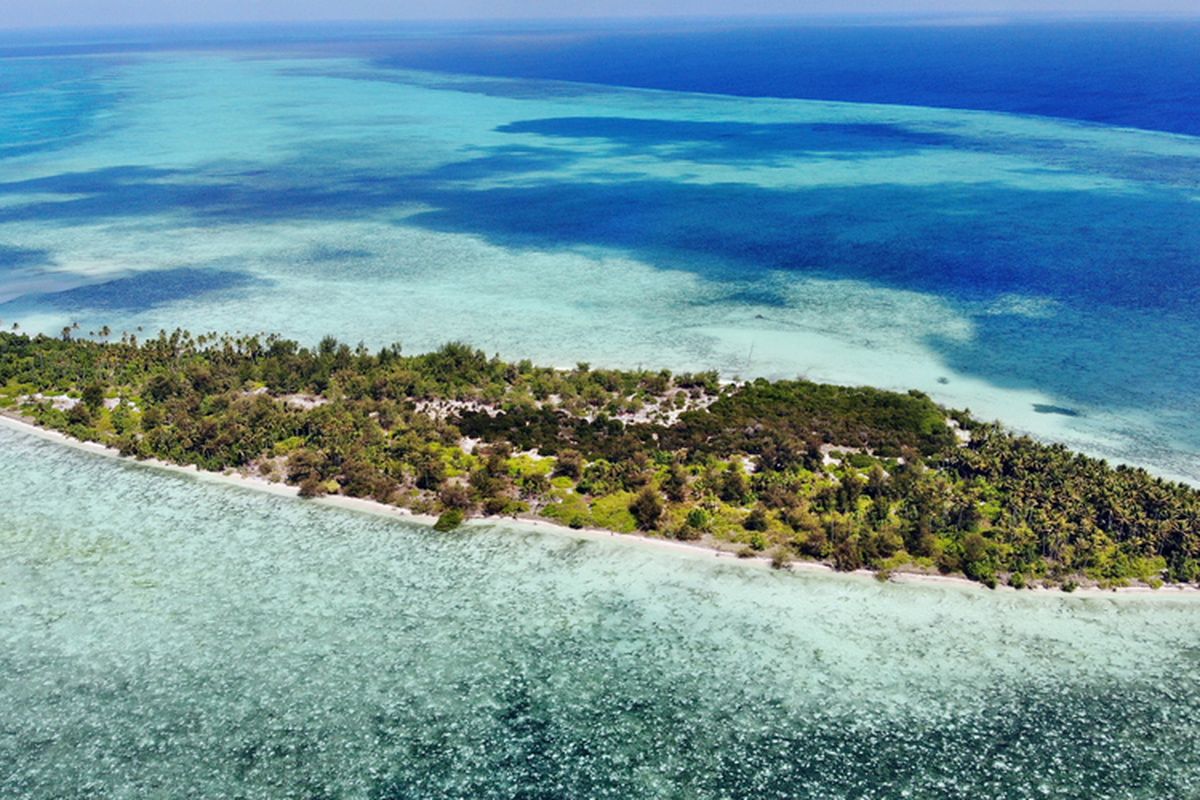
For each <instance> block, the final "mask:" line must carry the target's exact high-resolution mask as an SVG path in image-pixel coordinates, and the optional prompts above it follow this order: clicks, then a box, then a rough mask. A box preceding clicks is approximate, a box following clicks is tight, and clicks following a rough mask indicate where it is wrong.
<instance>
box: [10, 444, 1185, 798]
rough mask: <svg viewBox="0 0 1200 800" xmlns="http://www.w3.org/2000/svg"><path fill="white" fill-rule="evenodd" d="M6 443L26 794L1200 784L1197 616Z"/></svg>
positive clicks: (364, 794) (1167, 600)
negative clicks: (470, 518) (793, 562)
mask: <svg viewBox="0 0 1200 800" xmlns="http://www.w3.org/2000/svg"><path fill="white" fill-rule="evenodd" d="M0 448H2V451H3V453H4V454H5V458H4V459H2V460H0V675H3V680H2V681H0V795H2V796H4V797H13V798H16V797H21V798H71V797H80V798H82V797H89V798H91V797H131V798H132V797H150V796H156V797H182V796H195V797H246V798H256V797H263V798H266V797H361V798H437V797H456V798H488V797H497V798H500V797H563V798H586V797H613V798H628V797H646V798H651V797H662V798H681V797H689V798H729V797H756V798H766V797H774V798H804V797H812V798H818V797H864V798H867V797H876V798H883V797H887V798H898V797H934V796H936V797H946V798H956V797H960V798H978V797H992V798H1001V797H1005V798H1008V797H1011V798H1026V797H1028V798H1035V797H1063V798H1065V797H1088V798H1163V797H1194V796H1196V795H1197V793H1198V792H1200V738H1198V737H1200V722H1198V721H1200V669H1198V667H1200V649H1198V648H1197V639H1196V619H1197V617H1196V610H1195V601H1194V600H1193V599H1192V598H1189V597H1179V598H1171V597H1169V596H1153V595H1150V596H1136V595H1122V596H1113V597H1111V598H1110V597H1106V596H1097V597H1075V596H1068V595H1064V594H1061V593H1045V594H1037V595H1034V594H1032V593H1029V592H1025V593H1018V592H1014V591H1012V590H1001V591H996V592H989V591H988V590H986V589H983V588H982V587H976V586H959V585H913V584H891V583H888V584H885V583H879V582H877V581H874V580H873V579H871V578H869V577H861V576H839V575H833V574H825V573H812V572H808V571H802V572H797V573H781V572H774V571H771V570H769V569H767V568H765V567H756V566H751V565H748V564H745V563H742V562H738V561H737V560H734V559H727V558H716V557H714V556H713V555H711V554H706V553H690V552H675V551H671V550H663V549H660V548H656V547H652V546H648V545H645V544H641V543H638V542H636V541H631V540H629V539H628V538H625V537H620V536H614V537H612V539H611V540H606V539H576V538H572V536H571V535H570V534H569V533H566V532H564V533H558V534H553V533H544V532H535V531H530V530H528V529H520V528H516V527H509V526H505V525H491V526H488V525H479V526H475V525H472V526H469V527H467V528H465V529H463V530H460V531H458V532H455V533H452V534H437V533H434V532H433V531H432V530H431V529H429V528H426V527H423V526H419V525H416V524H413V523H406V522H402V521H398V520H395V519H387V518H379V517H373V516H367V515H362V514H357V513H353V512H348V511H344V510H341V509H333V508H328V507H322V506H318V505H314V504H312V503H308V502H304V501H301V500H298V499H294V498H280V497H274V496H270V495H264V494H260V493H257V492H254V491H251V490H243V489H235V488H230V487H227V486H219V485H212V484H209V483H205V482H202V481H200V480H197V479H196V478H190V477H186V476H180V475H176V474H172V473H166V472H162V471H159V470H156V469H153V468H149V467H140V466H136V465H131V464H128V463H121V462H117V461H113V460H111V459H106V458H103V457H100V456H96V455H92V454H88V453H81V452H78V451H75V450H71V449H68V448H65V447H63V446H61V445H58V444H55V443H50V442H45V441H42V440H39V439H35V438H33V437H31V436H29V435H28V434H24V433H19V432H15V431H12V430H8V429H0Z"/></svg>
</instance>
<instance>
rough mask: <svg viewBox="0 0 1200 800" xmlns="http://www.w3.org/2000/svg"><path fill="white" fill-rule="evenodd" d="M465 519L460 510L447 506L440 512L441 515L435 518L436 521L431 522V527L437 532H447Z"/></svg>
mask: <svg viewBox="0 0 1200 800" xmlns="http://www.w3.org/2000/svg"><path fill="white" fill-rule="evenodd" d="M465 519H466V517H465V516H464V515H463V512H462V511H461V510H459V509H457V508H449V509H446V510H445V511H443V512H442V514H441V516H439V517H438V518H437V522H435V523H433V529H434V530H435V531H437V532H438V533H447V532H449V531H452V530H454V529H455V528H457V527H458V526H459V525H462V524H463V520H465Z"/></svg>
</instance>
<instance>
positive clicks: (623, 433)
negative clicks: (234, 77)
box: [0, 329, 1200, 591]
mask: <svg viewBox="0 0 1200 800" xmlns="http://www.w3.org/2000/svg"><path fill="white" fill-rule="evenodd" d="M107 339H108V331H107V329H103V330H101V331H100V332H99V334H97V335H95V336H93V337H92V338H83V337H77V336H74V335H73V333H72V331H71V329H66V330H64V331H63V335H62V337H61V338H54V337H47V336H42V335H39V336H32V337H31V336H27V335H25V334H21V333H16V332H12V333H0V410H3V411H4V412H5V413H7V414H8V415H10V416H17V417H18V418H21V419H24V420H27V421H30V422H33V423H35V424H38V425H41V426H44V427H46V428H51V429H54V430H57V431H61V432H63V433H65V434H67V435H69V436H71V437H74V438H75V439H78V440H82V441H89V442H97V443H101V444H104V445H107V446H110V447H113V448H116V449H117V450H119V451H120V453H121V454H123V455H127V456H132V457H136V458H139V459H145V458H156V459H160V460H163V461H166V462H169V463H172V464H177V465H195V466H196V467H198V468H200V469H203V470H209V471H217V472H220V471H229V470H238V471H240V472H242V473H243V474H253V475H256V476H260V477H261V478H264V479H266V480H270V481H276V482H284V483H287V484H291V485H295V486H298V488H299V493H300V495H301V496H304V497H314V496H320V495H326V494H329V495H345V496H348V497H355V498H368V499H371V500H373V501H375V502H378V503H381V504H386V505H388V506H392V507H398V508H402V509H407V510H409V511H411V512H413V513H416V514H424V515H433V516H436V517H437V523H436V524H435V526H434V527H435V528H436V529H437V530H439V531H448V530H451V529H453V528H455V527H457V526H458V525H459V524H461V522H462V521H463V520H465V519H466V518H468V517H473V516H494V517H519V518H535V519H542V520H548V521H551V522H555V523H558V524H561V525H565V526H569V527H572V528H599V529H604V530H608V531H613V532H617V533H641V534H643V535H646V536H654V537H665V538H670V539H675V540H683V541H691V542H696V543H700V544H706V545H709V546H712V547H716V548H722V549H727V550H733V551H735V552H736V553H737V554H738V555H741V556H761V557H764V558H770V559H771V561H772V564H773V565H775V566H778V567H786V566H787V565H788V564H790V563H791V562H792V561H793V560H794V559H807V560H813V561H820V562H824V563H826V564H828V565H830V566H832V567H833V568H835V569H838V570H857V569H862V568H868V569H871V570H875V571H876V572H877V573H878V574H879V575H880V576H881V577H886V576H888V575H889V574H891V573H892V572H894V571H915V572H926V573H935V574H937V573H940V574H947V575H962V576H965V577H967V578H969V579H971V580H974V581H979V582H981V583H983V584H985V585H987V586H990V587H995V586H997V585H999V584H1001V583H1003V584H1007V585H1010V586H1013V587H1015V588H1022V587H1026V586H1059V587H1061V588H1063V589H1065V590H1068V591H1070V590H1072V589H1074V588H1076V587H1077V586H1079V585H1095V586H1100V587H1106V588H1116V587H1121V586H1129V585H1134V584H1139V585H1148V586H1151V587H1157V586H1160V585H1162V584H1163V583H1164V582H1170V583H1196V582H1200V491H1198V490H1197V489H1195V488H1193V487H1190V486H1187V485H1184V484H1181V483H1174V482H1170V481H1167V480H1164V479H1161V478H1158V477H1155V476H1153V475H1151V474H1150V473H1148V472H1146V471H1145V470H1142V469H1139V468H1130V467H1126V466H1117V467H1113V466H1110V465H1109V464H1107V463H1106V462H1104V461H1103V460H1100V459H1096V458H1091V457H1088V456H1085V455H1081V454H1078V453H1074V452H1072V451H1070V450H1068V449H1067V448H1065V447H1063V446H1061V445H1056V444H1046V443H1042V442H1039V441H1036V440H1033V439H1031V438H1029V437H1026V436H1020V435H1016V434H1014V433H1011V432H1009V431H1006V430H1005V429H1004V428H1003V427H1001V426H1000V425H998V424H995V423H990V422H982V421H979V420H976V419H974V418H973V417H972V416H971V415H970V414H969V413H968V412H966V411H955V410H948V409H945V408H942V407H941V406H939V405H937V404H936V403H935V402H933V400H931V399H930V398H929V397H928V396H926V395H925V394H923V393H921V392H917V391H910V392H907V393H900V392H892V391H883V390H879V389H873V388H867V387H844V386H836V385H827V384H819V383H814V382H811V381H807V380H777V381H768V380H763V379H759V380H754V381H747V382H739V381H734V382H722V381H721V380H719V376H718V375H717V373H715V372H703V373H695V374H690V373H689V374H672V373H671V372H668V371H666V370H661V371H649V370H612V369H592V368H591V367H590V366H589V365H587V364H578V365H577V366H576V367H575V368H574V369H555V368H549V367H540V366H535V365H534V364H532V363H531V362H529V361H519V362H516V363H510V362H506V361H503V360H500V359H499V358H498V357H492V358H489V357H487V356H486V355H485V354H484V353H482V352H480V351H479V350H477V349H475V348H472V347H470V346H467V345H464V344H460V343H454V344H448V345H445V346H444V347H442V348H441V349H439V350H436V351H434V352H429V353H423V354H418V355H405V354H402V352H401V349H400V347H399V346H398V345H396V346H388V347H383V348H381V349H379V350H378V351H375V352H372V351H369V350H368V349H367V348H366V347H364V346H362V345H360V346H358V347H356V348H352V347H350V346H349V345H347V344H344V343H340V342H338V341H336V340H334V339H332V338H326V339H325V340H323V341H321V342H320V343H319V344H318V345H317V346H316V347H315V348H308V347H303V346H301V345H300V344H299V343H297V342H295V341H290V340H287V339H284V338H281V337H278V336H238V337H234V336H229V335H218V334H204V335H195V336H194V335H192V334H190V333H187V332H184V331H175V332H173V333H170V334H168V333H166V332H162V333H160V334H159V335H158V336H157V337H155V338H149V339H146V340H145V341H139V340H138V339H137V337H136V336H133V335H128V334H126V335H123V336H122V337H121V338H120V340H115V341H107Z"/></svg>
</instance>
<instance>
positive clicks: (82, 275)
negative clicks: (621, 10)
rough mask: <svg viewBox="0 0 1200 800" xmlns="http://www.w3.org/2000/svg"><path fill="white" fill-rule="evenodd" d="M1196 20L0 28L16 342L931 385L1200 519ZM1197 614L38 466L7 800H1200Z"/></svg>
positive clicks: (75, 466) (0, 319)
mask: <svg viewBox="0 0 1200 800" xmlns="http://www.w3.org/2000/svg"><path fill="white" fill-rule="evenodd" d="M1198 81H1200V25H1197V24H1195V23H1184V22H1179V23H1171V24H1169V25H1168V24H1158V23H1124V24H1121V25H1115V24H1110V23H1094V24H1081V23H1073V24H1056V25H1050V24H1039V25H1032V24H1010V25H975V26H914V25H898V24H889V25H878V26H862V25H859V26H847V25H834V24H829V25H808V26H798V25H782V24H780V25H775V26H767V25H761V24H759V25H753V26H751V25H745V24H728V25H716V24H712V23H704V24H695V25H690V24H688V25H683V24H675V25H653V26H648V27H647V26H643V27H630V26H628V25H624V26H622V25H602V26H597V27H592V28H588V29H579V28H573V27H569V26H562V25H542V26H515V27H514V26H509V27H497V26H491V27H462V26H459V27H448V26H420V27H409V28H399V27H376V28H362V27H352V26H351V27H337V28H321V29H317V28H287V29H209V30H200V31H174V32H170V33H169V34H168V33H164V32H161V31H115V32H114V31H104V32H95V31H74V32H65V33H53V34H51V33H46V32H38V33H31V34H3V35H0V324H2V325H4V326H5V327H6V328H7V327H11V326H12V325H13V324H18V325H19V326H20V328H21V329H23V330H30V331H41V332H45V333H49V334H53V335H58V334H59V332H60V331H61V330H62V329H63V328H64V327H65V326H73V325H75V324H77V325H78V328H74V329H73V330H74V333H73V335H77V336H86V335H88V333H89V331H96V330H99V329H100V328H101V327H102V326H105V325H107V326H109V327H110V328H111V329H112V330H113V331H114V335H117V336H119V335H121V334H122V333H123V332H129V333H131V334H135V335H137V336H138V337H147V336H152V335H154V334H155V333H156V332H157V331H158V330H159V329H160V328H165V329H168V330H170V329H173V328H176V327H186V328H190V329H191V330H193V331H197V332H202V331H241V332H258V331H268V332H281V333H283V334H286V335H289V336H293V337H297V338H299V339H302V340H304V341H305V342H310V343H312V342H315V341H316V340H317V339H318V338H319V337H321V336H323V335H326V334H333V335H336V336H338V337H341V338H343V339H345V340H346V341H349V342H351V343H355V342H359V341H363V342H365V343H367V344H369V345H372V346H376V345H381V344H386V343H391V342H397V341H399V342H401V343H402V344H403V346H404V348H405V350H406V351H408V352H415V351H420V350H424V349H428V348H432V347H435V346H437V345H439V344H441V343H444V342H446V341H449V340H452V339H459V340H464V341H467V342H470V343H472V344H475V345H477V346H479V347H481V348H484V349H485V350H487V351H489V352H496V353H499V354H500V355H501V356H503V357H505V358H510V359H517V358H524V357H530V358H534V359H537V360H539V361H541V362H544V363H553V364H562V365H573V364H575V363H576V362H577V361H590V362H592V363H593V364H604V365H616V366H638V365H643V366H648V367H655V368H657V367H668V368H672V369H675V370H683V369H709V368H714V369H719V370H721V371H722V373H723V374H724V375H726V376H727V377H733V376H741V377H750V376H757V375H766V376H773V377H774V376H788V377H790V376H795V375H798V374H802V375H806V376H809V377H812V378H815V379H823V380H832V381H838V382H843V383H864V384H872V385H878V386H885V387H891V388H897V389H908V388H919V389H923V390H925V391H927V392H929V393H930V394H932V395H933V396H934V397H935V398H937V399H938V400H939V401H941V402H944V403H947V404H949V405H952V406H957V407H969V408H971V409H972V410H973V411H975V413H976V414H977V415H979V416H981V417H984V418H999V419H1001V420H1003V421H1005V422H1006V423H1008V424H1009V425H1010V426H1012V427H1015V428H1017V429H1019V430H1023V431H1028V432H1031V433H1034V434H1036V435H1038V436H1041V437H1043V438H1046V439H1049V440H1054V441H1061V442H1065V443H1067V444H1070V445H1072V446H1074V447H1077V448H1081V449H1083V450H1085V451H1087V452H1089V453H1094V454H1097V455H1101V456H1104V457H1107V458H1109V459H1112V460H1114V461H1120V462H1125V463H1132V464H1139V465H1145V466H1147V467H1149V468H1151V469H1153V470H1155V471H1156V472H1158V473H1159V474H1162V475H1166V476H1171V477H1178V478H1183V479H1187V480H1190V481H1193V482H1200V425H1197V424H1196V420H1197V419H1200V358H1198V357H1197V354H1196V342H1198V341H1200V311H1198V310H1197V309H1200V138H1198V134H1200V122H1198V120H1197V111H1198V109H1200V90H1198ZM1198 620H1200V617H1198V616H1197V611H1196V606H1195V603H1194V602H1184V601H1183V600H1172V599H1170V598H1163V597H1148V598H1140V597H1128V596H1125V597H1120V598H1114V599H1105V598H1100V599H1097V598H1080V597H1067V596H1062V597H1059V596H1037V597H1034V596H1028V595H1019V594H1014V593H1010V592H1003V593H989V592H987V591H985V590H982V589H978V588H962V587H953V586H940V585H939V586H914V585H903V586H901V585H891V584H888V585H883V584H878V583H876V582H874V581H872V580H870V579H861V578H857V577H846V576H833V575H812V574H808V573H804V574H799V575H782V574H777V573H771V572H768V571H765V570H757V569H751V568H746V567H745V565H739V564H734V563H729V562H725V561H718V560H717V559H715V558H713V557H711V556H704V555H688V554H679V553H673V552H661V551H659V550H655V549H651V548H647V547H645V546H642V545H638V544H636V543H630V542H627V541H622V540H619V539H614V540H613V541H611V542H609V541H594V540H590V541H576V540H573V539H570V538H567V537H564V536H559V535H546V534H542V533H534V532H531V531H529V530H522V529H519V528H513V527H505V526H493V527H473V528H471V529H470V530H469V531H467V532H465V533H462V534H455V535H452V536H434V535H432V534H430V533H429V532H428V531H427V530H425V529H422V528H421V527H420V526H416V525H408V524H403V523H399V522H396V521H395V520H385V519H379V518H372V517H366V516H361V515H355V514H352V513H350V512H346V511H341V510H336V509H330V508H324V507H319V506H313V505H311V504H302V503H299V502H298V501H289V500H284V499H279V498H272V497H265V496H259V495H256V494H253V493H249V492H246V491H240V490H235V489H231V488H228V487H224V486H215V485H211V484H206V483H202V482H199V481H196V480H188V479H185V478H181V477H178V476H172V475H168V474H159V473H155V472H154V471H152V470H148V469H144V468H133V467H130V466H127V465H120V464H116V463H113V462H110V461H105V460H102V459H98V458H96V457H92V456H88V455H85V454H80V453H77V452H74V451H71V450H68V449H65V448H62V447H60V446H55V445H52V444H47V443H44V442H41V441H38V440H34V439H31V438H29V437H28V436H25V435H21V434H16V433H12V432H7V431H3V430H0V676H3V678H2V679H0V796H3V797H6V798H7V797H47V798H49V797H54V798H59V797H145V796H184V795H195V796H203V797H218V796H228V797H281V796H291V797H364V798H400V797H412V798H418V797H419V798H431V797H463V798H468V797H470V798H481V797H524V798H534V797H547V798H549V797H570V798H582V797H620V798H626V797H664V798H667V797H672V798H674V797H678V798H683V797H688V798H692V797H700V798H703V797H712V798H718V797H721V798H725V797H729V798H743V797H746V798H748V797H756V798H766V797H779V798H803V797H814V798H816V797H831V796H839V797H863V798H870V797H876V798H885V797H886V798H893V797H931V796H938V797H963V798H967V797H970V798H977V797H989V798H990V797H996V798H1000V797H1005V798H1007V797H1012V798H1025V797H1062V798H1074V797H1087V798H1107V797H1111V798H1142V797H1144V798H1164V797H1181V798H1183V797H1195V796H1200V737H1198V733H1200V731H1198V729H1197V723H1196V720H1198V719H1200V713H1197V712H1198V711H1200V708H1198V706H1200V685H1198V680H1200V678H1198V676H1200V669H1198V667H1200V650H1197V645H1196V642H1197V636H1196V633H1197V622H1198Z"/></svg>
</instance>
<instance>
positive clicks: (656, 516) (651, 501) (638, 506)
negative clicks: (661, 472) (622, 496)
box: [629, 486, 663, 531]
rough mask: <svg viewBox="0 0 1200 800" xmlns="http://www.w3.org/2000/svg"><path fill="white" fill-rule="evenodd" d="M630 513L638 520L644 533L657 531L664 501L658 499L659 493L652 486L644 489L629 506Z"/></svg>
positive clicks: (638, 524)
mask: <svg viewBox="0 0 1200 800" xmlns="http://www.w3.org/2000/svg"><path fill="white" fill-rule="evenodd" d="M629 511H630V513H631V514H633V518H634V519H635V520H637V526H638V528H640V529H641V530H644V531H652V530H656V529H657V528H658V521H659V520H660V519H661V518H662V513H663V508H662V501H661V500H659V499H658V492H656V491H655V490H654V489H653V488H652V487H650V486H647V487H646V488H644V489H642V490H641V491H640V492H638V495H637V497H636V498H635V499H634V501H633V502H632V503H630V504H629Z"/></svg>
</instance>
